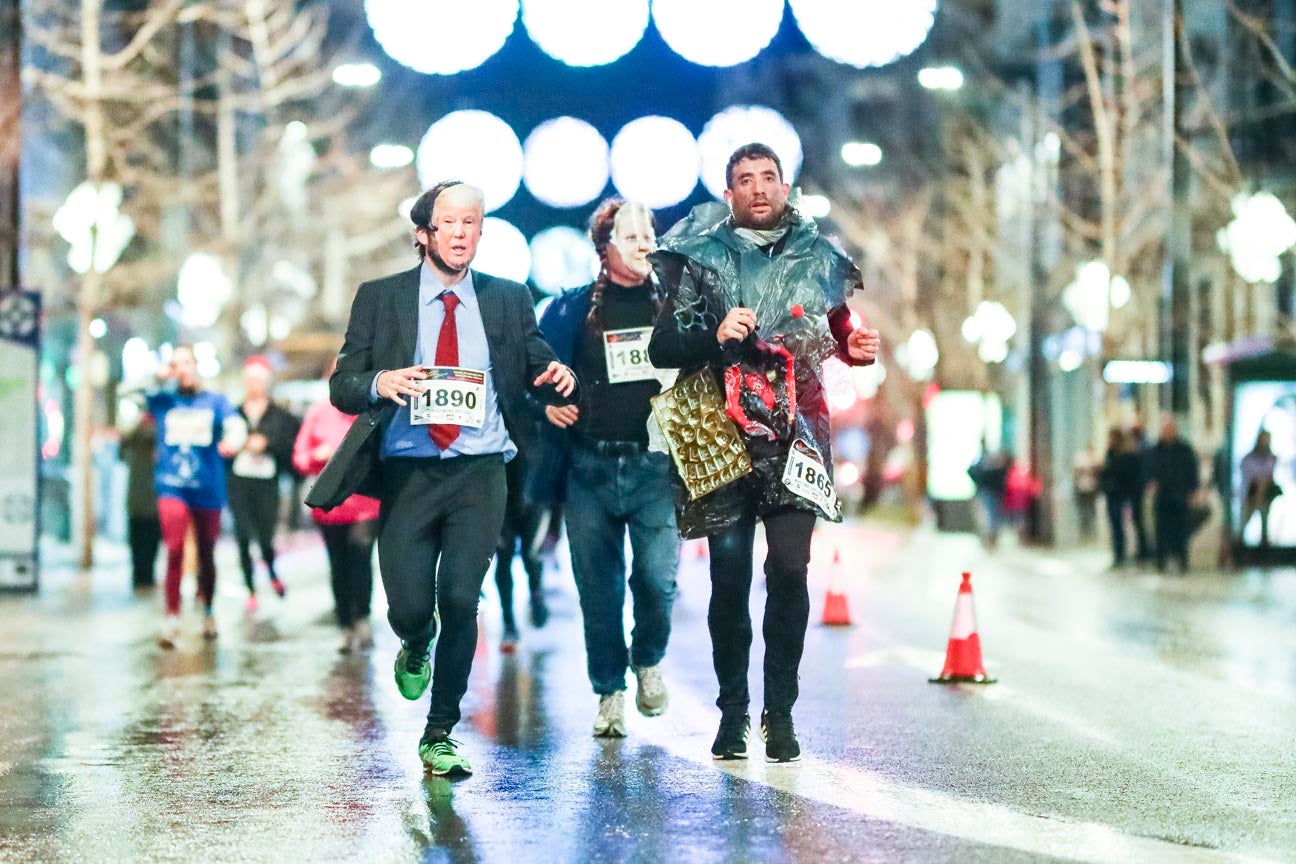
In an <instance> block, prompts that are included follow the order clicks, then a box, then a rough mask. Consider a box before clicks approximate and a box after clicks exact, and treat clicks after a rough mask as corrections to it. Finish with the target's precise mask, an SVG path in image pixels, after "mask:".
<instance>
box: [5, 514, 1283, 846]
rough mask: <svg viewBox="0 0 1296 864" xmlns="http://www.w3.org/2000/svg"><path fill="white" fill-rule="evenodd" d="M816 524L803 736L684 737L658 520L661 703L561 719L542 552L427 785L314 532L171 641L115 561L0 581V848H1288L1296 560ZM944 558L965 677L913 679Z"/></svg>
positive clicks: (558, 664) (575, 647)
mask: <svg viewBox="0 0 1296 864" xmlns="http://www.w3.org/2000/svg"><path fill="white" fill-rule="evenodd" d="M816 543H817V546H816V565H815V568H816V569H815V573H814V576H813V581H814V583H815V587H814V591H813V596H814V597H815V603H816V608H815V609H814V613H815V614H816V615H817V613H818V611H819V610H818V604H819V602H820V601H821V598H822V590H823V586H824V585H825V584H826V581H827V576H828V574H827V566H828V565H827V564H826V562H827V561H829V560H831V551H832V548H834V547H837V548H841V549H842V550H843V555H844V558H845V560H846V565H845V566H846V568H847V577H848V583H849V584H850V586H851V590H850V593H851V605H852V610H853V612H854V614H855V617H856V626H855V627H853V628H850V629H847V630H830V629H825V628H821V627H817V626H812V628H811V633H810V636H809V639H808V641H807V650H806V659H805V661H804V663H803V667H802V678H803V685H802V699H801V702H800V703H799V704H798V708H797V715H796V716H797V723H798V728H799V729H800V731H801V738H802V744H803V747H804V749H805V750H806V752H807V757H806V759H805V761H803V762H802V763H801V764H799V765H795V766H767V765H765V764H764V762H763V761H761V760H759V759H753V760H752V761H751V762H750V763H738V764H734V765H724V766H717V765H716V764H714V763H713V762H712V760H711V759H710V757H709V754H708V747H709V744H710V740H711V736H712V735H713V734H714V731H715V726H714V724H715V722H716V719H717V717H718V712H717V711H716V710H715V708H714V707H713V706H712V701H713V699H714V693H713V688H714V684H713V677H712V674H711V671H710V653H709V645H708V642H707V636H706V629H705V605H706V596H707V590H708V585H707V581H706V575H705V562H704V561H701V560H699V559H697V558H695V557H694V555H693V551H694V550H693V548H692V547H686V551H685V562H684V569H683V572H682V574H681V580H680V581H681V599H680V602H679V604H678V607H677V611H676V620H675V635H674V637H673V641H672V645H671V649H670V653H669V655H668V660H667V664H666V668H667V671H668V682H669V684H670V685H671V687H672V699H671V702H672V704H671V710H670V712H669V713H668V714H667V715H666V716H665V717H662V718H658V719H653V720H648V719H644V718H642V717H639V716H638V715H635V714H634V713H633V709H631V715H630V717H629V725H630V737H629V738H627V739H625V740H624V741H611V742H603V741H596V740H594V739H592V738H591V737H590V736H589V733H588V730H589V724H590V721H591V720H592V717H593V711H594V707H595V699H594V697H593V696H592V694H591V693H590V692H589V688H588V684H587V683H586V680H585V675H584V656H583V649H582V645H581V642H580V630H579V622H578V619H577V611H576V605H575V597H574V595H573V593H572V590H571V587H570V576H569V575H568V574H567V573H566V571H565V570H564V571H561V572H559V571H550V573H549V574H548V581H549V583H550V585H551V591H552V594H553V600H552V605H553V606H554V608H555V613H556V614H555V617H554V620H553V622H552V623H551V624H550V626H549V627H547V628H546V629H545V630H543V631H527V632H524V642H523V646H522V650H521V651H520V653H519V654H518V655H517V656H515V657H512V658H509V657H502V656H501V655H500V654H499V653H498V651H497V650H496V648H495V643H496V639H497V638H498V627H497V619H496V616H497V611H496V609H495V606H494V603H493V599H489V600H488V601H487V602H486V603H485V604H483V620H484V622H485V627H484V638H483V640H482V642H481V644H480V645H479V649H478V655H477V658H476V664H475V668H474V673H473V678H472V681H471V683H470V690H469V693H468V696H467V698H466V700H465V706H464V707H465V711H464V714H465V718H466V720H465V722H464V723H463V724H461V726H460V727H459V728H458V729H457V730H456V733H455V737H456V738H457V739H460V740H462V741H463V742H464V747H465V752H466V754H467V755H468V756H469V758H470V759H471V760H472V762H473V764H474V767H475V768H476V769H477V772H478V773H477V774H476V775H475V776H474V777H472V778H470V779H468V780H464V781H459V782H455V783H451V782H449V781H445V780H438V779H425V778H424V776H423V774H422V771H421V768H420V765H419V763H418V759H417V756H416V754H415V744H416V742H417V739H418V736H419V733H420V732H421V730H422V714H423V712H424V710H425V708H426V703H425V702H424V703H421V704H419V705H417V706H416V705H413V704H411V703H408V702H406V701H405V700H403V699H402V698H401V697H400V696H399V695H398V694H397V693H396V691H395V688H394V686H393V685H392V683H391V681H390V671H389V670H390V663H391V657H392V656H393V654H394V653H395V648H396V645H395V641H394V638H393V637H392V636H391V634H390V631H389V630H388V629H387V628H386V627H385V625H382V626H379V627H377V628H376V629H377V630H378V631H379V632H378V636H379V639H378V644H377V646H376V648H375V649H374V651H373V652H372V654H370V655H359V656H355V657H342V656H339V655H338V654H336V653H335V652H334V641H335V639H334V634H333V631H332V629H331V627H330V626H329V623H328V614H327V613H328V606H329V600H328V594H327V587H326V584H325V579H324V574H323V557H322V553H321V552H320V550H318V548H316V547H315V546H314V545H313V544H312V543H310V542H304V541H303V542H300V543H299V544H298V545H299V548H298V549H297V550H296V551H293V552H290V553H289V554H288V555H287V556H286V558H285V562H284V564H285V566H284V570H285V572H287V574H288V575H287V577H286V578H287V581H288V584H289V587H290V593H289V595H288V598H287V600H286V601H284V602H283V603H276V604H273V605H271V604H267V606H268V608H267V609H266V610H265V612H264V614H263V616H262V617H261V618H260V619H258V620H255V621H252V620H248V619H245V618H244V617H243V616H242V615H241V611H240V610H241V602H240V601H241V597H240V593H241V589H239V587H238V581H239V580H237V579H236V578H235V577H234V574H235V572H236V571H235V569H233V568H232V567H231V568H228V569H226V570H224V571H223V575H222V579H223V588H222V598H221V603H220V609H219V613H220V620H221V623H222V635H221V637H220V639H219V641H218V643H217V644H216V645H204V644H203V643H202V642H201V640H200V639H199V638H198V636H197V622H196V621H190V622H189V625H188V626H189V630H188V631H187V632H186V634H185V638H184V640H183V643H182V646H181V648H180V649H179V650H177V651H175V652H170V653H164V652H160V651H159V650H158V649H156V648H155V647H154V645H153V642H152V635H153V632H154V631H153V628H154V626H155V625H156V622H157V609H156V605H155V604H156V602H157V601H156V599H155V598H152V597H144V598H131V597H129V596H128V595H127V593H126V592H124V591H123V590H121V589H119V588H118V587H117V586H118V585H124V584H126V583H127V582H128V576H127V575H126V574H125V571H124V570H120V569H118V570H113V569H111V568H107V569H104V570H102V571H100V572H96V573H95V574H93V576H90V577H71V576H67V575H64V576H58V575H52V576H51V577H50V584H49V585H48V586H47V589H46V590H45V591H44V592H43V594H42V595H41V596H40V597H38V598H3V599H0V688H2V689H0V694H2V695H0V861H6V862H7V861H15V862H18V861H24V862H25V861H82V860H84V861H96V862H99V861H123V862H125V861H218V860H219V861H273V862H291V861H326V860H327V861H338V860H364V861H402V862H403V861H453V862H458V861H484V862H493V861H506V862H510V864H520V862H531V861H645V862H648V861H788V862H810V861H870V860H876V861H894V860H906V861H955V860H956V861H987V862H1015V861H1039V860H1082V861H1125V860H1129V861H1135V860H1136V861H1176V862H1177V861H1227V860H1296V812H1294V810H1296V808H1293V806H1292V802H1293V801H1296V758H1294V757H1293V754H1292V747H1291V742H1292V741H1293V740H1294V737H1296V736H1293V731H1296V720H1294V719H1293V716H1294V712H1293V708H1296V698H1294V696H1296V628H1294V627H1293V626H1292V625H1293V623H1296V574H1293V573H1291V572H1290V571H1286V572H1284V571H1279V572H1275V573H1252V574H1244V575H1241V576H1235V577H1232V576H1231V577H1220V576H1210V575H1203V576H1196V577H1190V578H1188V579H1186V580H1182V579H1175V578H1169V579H1162V578H1158V577H1156V576H1154V575H1149V574H1107V573H1103V572H1101V567H1100V563H1099V562H1100V561H1101V559H1100V558H1099V557H1097V554H1098V553H1096V552H1095V553H1092V554H1074V555H1071V556H1068V557H1063V558H1057V557H1047V556H1043V555H1040V554H1038V553H1028V552H1021V551H1016V550H1011V549H1010V550H1004V551H1003V552H1002V553H1000V555H999V557H997V558H994V559H988V558H986V557H985V556H984V555H983V553H981V552H980V551H979V550H977V549H976V548H975V545H974V544H973V543H972V542H971V541H970V540H969V538H964V537H942V536H935V535H928V534H919V535H914V536H912V537H909V536H903V535H899V534H896V533H894V532H892V531H889V530H884V529H880V528H858V527H856V528H842V529H827V530H824V531H822V532H821V533H820V535H819V536H818V538H817V540H816ZM224 551H225V552H228V550H224ZM820 562H823V563H822V564H821V563H820ZM964 567H972V568H973V570H974V573H975V581H974V585H975V588H976V592H977V594H976V598H977V604H978V613H979V614H980V629H981V633H982V638H983V641H984V643H985V645H986V650H987V663H988V664H989V665H990V666H991V668H992V671H993V672H995V673H996V674H998V675H999V676H1000V677H1001V679H1002V681H1003V683H1002V684H1000V685H997V686H996V687H992V688H988V689H971V688H969V689H962V688H954V689H942V688H938V687H934V686H930V685H928V684H926V676H927V675H928V674H931V673H932V672H934V671H937V668H936V667H938V666H939V664H940V660H941V658H942V652H943V648H944V640H945V637H946V635H947V632H948V626H949V616H950V612H951V610H952V606H953V600H954V591H955V589H956V587H957V584H958V571H959V570H961V569H963V568H964ZM758 602H761V601H760V600H759V599H758ZM378 608H380V609H381V603H379V604H378ZM756 629H757V631H758V632H757V639H758V640H759V627H758V628H756ZM754 653H755V655H756V656H759V650H757V651H756V652H754ZM759 680H760V676H759V674H758V673H757V674H756V675H754V676H753V685H754V688H755V689H754V691H753V692H754V696H756V697H757V698H759ZM632 688H633V685H632ZM631 692H633V690H632V691H631ZM757 710H758V709H757ZM760 753H761V748H760V743H759V741H758V740H756V741H754V742H753V755H755V756H759V755H760Z"/></svg>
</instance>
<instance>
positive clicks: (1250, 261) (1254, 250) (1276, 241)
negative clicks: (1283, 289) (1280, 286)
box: [1217, 192, 1296, 283]
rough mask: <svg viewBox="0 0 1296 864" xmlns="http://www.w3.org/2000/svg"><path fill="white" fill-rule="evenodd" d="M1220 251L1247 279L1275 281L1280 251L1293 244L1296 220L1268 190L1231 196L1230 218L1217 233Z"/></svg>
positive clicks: (1278, 275) (1280, 267) (1295, 241)
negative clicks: (1231, 216)
mask: <svg viewBox="0 0 1296 864" xmlns="http://www.w3.org/2000/svg"><path fill="white" fill-rule="evenodd" d="M1217 242H1218V243H1219V247H1220V251H1222V252H1225V253H1227V254H1228V256H1229V260H1230V261H1231V262H1232V264H1233V269H1234V270H1235V271H1236V272H1237V274H1238V275H1239V276H1241V277H1242V278H1243V279H1245V280H1246V281H1248V282H1269V283H1273V282H1277V281H1278V279H1279V277H1281V276H1282V261H1281V260H1280V258H1281V256H1282V255H1283V253H1285V252H1286V251H1287V250H1289V249H1291V248H1292V247H1293V246H1296V220H1293V219H1292V217H1291V215H1290V214H1289V213H1288V212H1287V208H1286V207H1284V206H1283V203H1282V202H1281V201H1279V200H1278V199H1277V198H1276V197H1274V195H1272V194H1271V193H1269V192H1260V193H1258V194H1255V195H1247V194H1245V193H1243V194H1241V195H1238V196H1237V197H1236V198H1234V199H1233V221H1232V222H1230V223H1229V224H1228V227H1226V228H1224V229H1222V230H1221V231H1220V232H1219V234H1218V236H1217Z"/></svg>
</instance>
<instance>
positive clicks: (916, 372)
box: [896, 329, 940, 381]
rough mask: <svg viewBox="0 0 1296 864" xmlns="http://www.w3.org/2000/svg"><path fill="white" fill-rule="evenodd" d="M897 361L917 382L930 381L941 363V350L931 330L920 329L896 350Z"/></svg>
mask: <svg viewBox="0 0 1296 864" xmlns="http://www.w3.org/2000/svg"><path fill="white" fill-rule="evenodd" d="M896 355H897V357H896V359H897V360H899V361H900V365H901V366H903V367H904V369H905V370H906V371H907V372H908V373H909V375H910V377H912V378H913V379H914V380H915V381H929V380H931V377H932V373H933V372H935V371H936V364H937V363H938V362H940V349H939V348H937V347H936V337H935V336H933V335H932V332H931V331H930V330H924V329H918V330H915V331H914V332H913V333H912V334H911V335H910V336H909V341H908V342H906V343H905V344H904V345H901V346H900V347H899V348H897V349H896Z"/></svg>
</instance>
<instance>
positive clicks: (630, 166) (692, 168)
mask: <svg viewBox="0 0 1296 864" xmlns="http://www.w3.org/2000/svg"><path fill="white" fill-rule="evenodd" d="M701 164H702V162H701V156H700V155H699V153H698V143H697V139H695V138H694V137H693V133H692V132H690V131H689V130H688V129H687V128H685V126H684V124H682V123H680V122H679V121H678V120H672V119H670V118H669V117H655V116H650V117H640V118H639V119H638V120H632V121H630V122H629V123H627V124H626V125H625V126H623V127H622V128H621V131H620V132H618V133H617V134H616V137H615V138H613V139H612V183H613V185H615V186H616V189H617V192H619V193H620V194H621V197H622V198H625V199H626V200H627V201H639V202H641V203H643V204H644V205H646V206H648V207H652V208H658V207H670V206H672V205H675V204H678V203H680V202H681V201H683V200H684V199H686V198H688V197H689V196H690V195H692V194H693V190H694V188H696V187H697V183H698V173H699V171H700V169H701Z"/></svg>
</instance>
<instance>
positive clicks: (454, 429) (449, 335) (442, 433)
mask: <svg viewBox="0 0 1296 864" xmlns="http://www.w3.org/2000/svg"><path fill="white" fill-rule="evenodd" d="M441 302H442V303H444V304H445V318H443V319H442V320H441V332H440V333H439V334H437V347H436V365H438V366H451V367H455V366H458V365H459V331H458V330H457V329H456V328H455V307H456V306H458V305H459V298H458V297H456V296H455V295H454V294H451V293H450V292H449V291H446V292H445V293H444V294H442V295H441ZM428 435H431V436H432V443H433V444H435V445H436V446H437V449H438V450H440V451H441V452H443V453H444V452H445V449H446V448H447V447H449V446H450V444H451V443H453V441H454V440H455V439H456V438H458V437H459V427H458V426H456V425H454V424H453V423H432V424H429V425H428Z"/></svg>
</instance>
